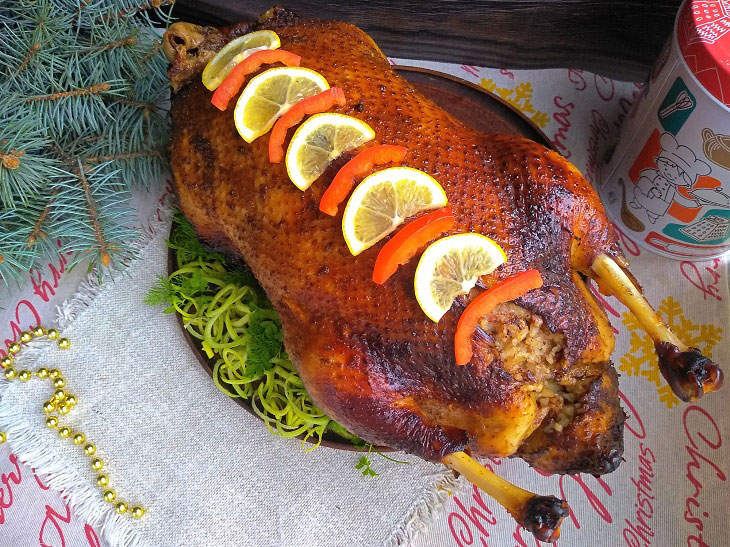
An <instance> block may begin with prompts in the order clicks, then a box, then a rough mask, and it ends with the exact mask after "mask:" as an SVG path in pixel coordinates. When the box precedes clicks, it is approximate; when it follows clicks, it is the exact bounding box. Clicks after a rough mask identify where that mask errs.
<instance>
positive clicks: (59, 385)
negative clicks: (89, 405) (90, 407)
mask: <svg viewBox="0 0 730 547" xmlns="http://www.w3.org/2000/svg"><path fill="white" fill-rule="evenodd" d="M43 336H46V337H48V338H49V339H50V340H57V342H56V345H57V346H58V347H59V348H60V349H69V348H70V347H71V341H70V340H69V339H68V338H63V337H61V335H60V333H59V332H58V330H57V329H46V328H45V327H43V326H40V325H39V326H37V327H36V328H34V329H33V330H31V331H23V332H21V333H20V342H22V343H23V344H28V343H29V342H30V341H31V340H33V338H40V337H43ZM22 349H23V346H21V344H19V343H17V342H14V343H12V344H10V345H9V346H8V355H7V356H5V357H3V358H2V359H0V368H2V369H4V371H3V374H4V376H5V378H6V379H7V380H8V381H11V380H14V379H15V378H17V379H18V380H20V381H21V382H27V381H29V380H30V379H31V378H32V377H33V376H36V377H37V378H41V379H44V378H48V379H50V380H52V382H53V387H54V388H55V389H54V392H53V395H52V396H51V398H50V399H49V400H48V401H46V402H44V403H43V412H44V413H45V414H48V416H47V417H46V427H47V428H49V429H56V431H57V433H58V436H59V437H61V438H62V439H70V440H71V441H72V442H73V444H75V445H79V446H81V447H82V449H83V451H84V454H85V455H86V456H89V457H91V458H92V459H91V462H90V463H91V468H92V469H93V470H94V471H101V469H102V468H103V467H104V460H102V459H101V458H99V457H98V456H96V445H94V444H93V443H90V442H88V440H87V439H86V435H84V434H83V433H81V432H80V431H73V430H72V429H71V428H70V427H68V426H65V425H61V424H59V421H58V416H56V415H54V414H52V413H53V412H58V414H59V415H61V416H65V415H66V414H68V413H69V412H70V411H71V410H72V409H73V408H74V406H76V403H77V402H78V399H77V397H76V395H74V394H72V393H67V392H66V391H65V390H64V389H63V388H65V387H66V380H65V379H64V377H63V375H62V374H61V371H60V370H58V369H57V368H52V369H50V370H49V369H48V368H46V367H40V368H39V369H38V370H36V371H35V372H31V371H30V370H25V369H23V370H21V371H17V370H16V369H15V368H14V366H13V365H14V364H15V359H16V355H17V354H18V353H20V351H21V350H22ZM6 440H7V435H6V433H4V432H2V431H0V444H2V443H4V442H5V441H6ZM96 484H97V485H98V486H99V487H100V488H103V492H102V499H103V500H104V501H106V502H109V503H114V502H116V503H114V510H115V511H116V512H117V513H119V514H120V515H123V514H125V513H127V512H129V514H130V515H131V516H132V518H134V519H140V518H142V517H143V516H144V515H145V514H146V513H147V511H146V510H145V509H144V507H142V506H140V505H135V506H134V507H132V508H131V509H130V507H129V505H128V504H127V502H125V501H121V500H119V501H117V494H116V492H115V491H114V490H113V489H112V488H109V476H108V475H107V474H105V473H101V472H100V473H99V474H98V475H97V477H96Z"/></svg>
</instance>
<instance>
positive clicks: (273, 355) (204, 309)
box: [145, 213, 367, 451]
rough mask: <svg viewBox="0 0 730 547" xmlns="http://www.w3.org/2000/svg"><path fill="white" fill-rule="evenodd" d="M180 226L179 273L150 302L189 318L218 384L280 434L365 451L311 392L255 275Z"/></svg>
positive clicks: (173, 240)
mask: <svg viewBox="0 0 730 547" xmlns="http://www.w3.org/2000/svg"><path fill="white" fill-rule="evenodd" d="M173 223H174V227H173V230H172V231H171V235H170V240H169V241H168V246H169V247H170V248H171V249H174V251H175V256H176V260H177V263H176V267H177V270H175V271H174V272H172V273H171V274H170V275H169V276H168V277H163V276H160V277H159V278H158V280H157V283H156V284H155V285H154V286H153V287H152V289H150V291H149V293H148V294H147V296H146V298H145V302H146V303H147V304H150V305H153V306H159V305H166V306H167V307H166V308H165V310H164V311H165V313H173V312H176V313H179V314H180V315H181V316H182V321H183V325H184V327H185V329H186V330H187V331H188V332H189V333H190V334H191V335H192V336H193V337H194V338H196V339H197V340H198V341H199V343H200V345H201V347H202V349H203V350H204V351H205V353H206V355H207V356H208V357H209V358H210V359H215V362H214V367H213V381H214V382H215V385H216V386H218V388H219V389H220V390H221V391H223V392H224V393H225V394H226V395H228V396H229V397H240V398H243V399H246V400H250V401H251V406H252V408H253V410H254V412H256V414H258V415H259V416H260V417H261V418H262V419H263V421H264V423H265V424H266V427H267V428H268V429H269V431H270V432H271V433H273V434H274V435H279V436H281V437H296V436H298V435H304V438H305V440H306V439H309V438H313V439H314V440H315V441H316V442H315V443H313V444H312V445H311V446H310V447H309V448H307V450H308V451H309V450H314V449H315V448H316V447H317V446H319V444H320V443H321V441H322V436H323V435H324V433H325V432H326V431H327V430H330V431H332V432H333V433H335V434H337V435H339V436H340V437H342V438H344V439H346V440H349V441H350V442H352V443H353V444H354V445H356V446H362V447H363V448H365V447H366V446H367V444H366V443H365V442H364V441H363V440H362V439H360V438H358V437H356V436H355V435H353V434H352V433H350V432H348V431H347V430H346V429H345V428H344V427H342V426H341V425H340V424H338V423H336V422H335V421H333V420H331V419H330V418H329V417H327V416H326V415H325V414H324V412H322V410H320V409H319V408H318V407H317V405H315V404H314V401H312V399H311V397H310V396H309V394H308V393H307V391H306V390H305V389H304V384H303V383H302V380H301V378H300V377H299V375H298V374H297V372H296V369H295V368H294V366H293V365H292V363H291V361H290V360H289V356H288V355H287V354H286V351H285V350H284V343H283V340H282V332H281V322H280V320H279V317H278V315H277V313H276V311H275V310H274V308H273V306H272V305H271V302H269V300H268V299H267V298H266V295H265V293H264V291H263V289H261V287H260V286H259V284H258V283H257V282H256V280H255V278H254V277H253V275H251V273H250V272H249V271H248V270H246V269H243V268H242V267H241V265H231V264H229V262H228V260H227V259H226V256H225V255H223V254H222V253H218V252H214V251H211V250H209V249H207V248H206V247H204V246H203V244H202V243H201V242H200V240H199V239H198V237H197V235H196V234H195V231H194V229H193V227H192V226H191V225H190V223H189V222H188V221H187V220H186V219H185V218H184V217H183V216H182V215H181V214H180V213H178V214H176V215H175V217H174V219H173ZM303 444H304V443H303Z"/></svg>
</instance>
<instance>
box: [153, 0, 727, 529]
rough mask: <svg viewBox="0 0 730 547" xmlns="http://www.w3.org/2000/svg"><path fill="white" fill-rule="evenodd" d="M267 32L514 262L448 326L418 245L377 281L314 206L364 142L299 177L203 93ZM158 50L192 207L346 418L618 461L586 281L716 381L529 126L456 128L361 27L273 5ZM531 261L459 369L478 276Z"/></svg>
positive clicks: (449, 455) (692, 374) (616, 428)
mask: <svg viewBox="0 0 730 547" xmlns="http://www.w3.org/2000/svg"><path fill="white" fill-rule="evenodd" d="M256 29H272V30H275V31H276V33H277V34H278V35H279V36H280V38H281V44H282V48H286V49H287V50H288V51H291V52H294V53H296V54H298V55H300V56H301V59H302V66H306V67H308V68H311V69H313V70H316V71H317V72H319V73H321V74H322V75H324V76H325V77H326V78H327V80H328V81H329V82H330V84H331V85H336V86H338V87H340V88H342V89H343V90H344V93H345V96H346V97H347V102H346V104H345V105H344V106H337V107H336V108H335V109H334V111H335V112H340V113H343V114H347V115H350V116H354V117H356V118H359V119H361V120H364V121H366V122H367V123H368V124H369V125H370V126H371V127H372V128H373V129H374V130H375V132H376V134H377V140H378V142H380V143H387V144H394V145H401V146H406V147H408V149H409V154H408V156H407V157H406V159H405V160H404V161H403V165H407V166H411V167H414V168H417V169H421V170H423V171H426V172H428V173H430V174H432V175H433V176H434V177H437V178H438V180H439V181H440V182H441V184H442V185H443V187H444V189H445V191H446V193H447V195H448V199H449V203H450V205H451V207H452V209H453V214H454V217H455V219H456V223H455V225H454V227H453V229H452V230H451V233H458V232H477V233H480V234H483V235H486V236H488V237H490V238H492V239H494V240H495V241H497V242H499V244H500V245H501V246H502V248H503V249H504V250H505V251H506V253H507V255H508V258H509V260H508V262H507V263H506V264H505V265H504V266H503V267H502V268H499V269H498V270H496V271H495V272H494V273H493V274H490V275H488V276H484V277H483V278H482V279H481V280H480V282H481V283H480V286H479V287H477V288H475V289H474V290H473V291H472V293H471V294H469V295H466V296H464V297H462V298H459V299H457V301H456V302H455V303H454V306H453V307H452V310H451V313H448V314H446V315H445V316H444V317H443V319H442V320H441V321H440V322H439V323H434V322H433V321H431V320H430V319H428V318H427V317H426V316H425V315H424V314H423V312H422V311H421V309H420V308H419V305H418V303H417V301H416V299H415V298H414V294H413V282H412V280H413V275H414V269H415V266H416V265H415V261H411V263H409V264H406V265H405V266H403V267H401V268H400V269H399V270H398V271H397V272H396V273H395V274H394V275H393V277H392V278H391V279H390V280H389V281H388V282H387V283H385V284H383V285H382V286H379V285H376V284H374V283H373V282H372V280H371V272H372V270H373V262H374V260H375V256H376V254H377V246H376V248H374V249H371V250H370V251H368V252H363V253H362V254H360V255H358V256H356V257H353V256H351V255H350V253H349V252H348V249H347V247H346V245H345V242H344V241H343V238H342V233H341V228H340V219H341V212H340V215H339V216H338V217H337V218H335V219H333V218H331V217H329V216H327V215H323V214H322V213H320V212H319V210H318V203H319V200H320V198H321V196H322V194H323V192H324V191H325V189H326V188H327V185H328V184H329V182H330V181H331V180H332V178H333V176H334V174H335V173H336V171H337V168H338V167H339V166H341V165H342V164H343V163H344V161H346V160H347V159H348V158H349V157H351V156H352V153H351V154H346V155H345V156H343V157H342V158H340V159H339V160H337V161H335V162H334V163H333V165H332V166H331V168H330V169H328V170H327V171H325V173H324V174H323V175H322V176H321V177H320V179H319V180H318V181H317V182H316V183H315V184H314V185H313V186H312V187H311V188H310V189H308V190H307V191H306V192H301V191H300V190H299V189H297V188H296V187H295V186H294V185H293V184H292V183H291V182H290V180H289V178H288V176H287V171H286V168H285V167H284V165H283V164H271V163H269V161H268V154H267V142H266V139H265V138H261V139H258V140H257V141H254V142H253V143H252V144H247V143H246V142H244V141H243V140H242V139H241V138H240V137H239V135H238V134H237V132H236V129H235V127H234V122H233V119H232V115H231V114H230V112H221V111H219V110H217V109H216V108H214V107H213V106H212V105H211V103H210V95H211V94H210V91H208V90H207V89H205V88H204V87H203V85H202V84H201V83H200V77H199V75H200V72H201V71H202V69H203V67H204V66H205V65H206V63H207V62H208V61H209V60H210V58H211V57H212V56H213V55H214V54H215V52H216V51H218V50H219V49H221V48H222V47H223V46H224V45H225V44H226V43H227V42H228V41H230V40H232V39H233V38H235V37H237V36H241V35H243V34H245V33H248V32H251V31H252V30H256ZM164 48H165V51H166V53H167V55H168V58H169V59H170V61H171V65H172V66H171V68H170V72H169V75H170V80H171V84H172V87H173V90H174V91H175V94H174V95H173V103H172V120H173V139H172V146H171V158H172V169H173V174H174V181H175V187H176V189H177V194H178V196H179V202H180V207H181V208H182V210H183V212H184V213H185V215H186V216H187V217H188V219H189V220H190V221H191V222H192V224H193V225H194V226H195V228H196V230H197V231H198V233H199V235H200V237H201V238H203V239H204V240H205V241H208V242H210V243H212V244H214V245H218V246H221V247H225V248H227V249H229V250H230V251H231V252H233V253H235V254H237V255H239V256H240V257H242V258H243V259H244V260H245V262H246V263H247V264H248V265H249V266H250V268H251V270H252V272H253V273H254V275H255V276H256V277H257V279H258V280H259V281H260V283H261V285H262V286H263V288H264V289H265V291H266V293H267V294H268V296H269V298H270V299H271V301H272V302H273V304H274V306H275V307H276V309H277V311H278V312H279V315H280V317H281V320H282V324H283V332H284V336H285V345H286V348H287V351H288V352H289V354H290V356H291V358H292V361H293V362H294V363H295V364H296V366H297V368H298V370H299V373H300V375H301V377H302V379H303V380H304V382H305V385H306V387H307V390H308V391H309V393H310V394H311V396H312V397H313V399H314V400H315V401H316V403H317V404H318V405H319V406H320V407H321V408H322V409H323V410H324V411H325V412H326V413H327V414H328V415H329V416H331V417H332V418H334V419H335V420H337V421H338V422H339V423H341V424H343V425H344V426H345V427H347V428H348V429H349V430H350V431H352V432H353V433H355V434H357V435H359V436H360V437H362V438H364V439H366V440H367V441H369V442H372V443H377V444H382V445H387V446H390V447H393V448H396V449H399V450H404V451H407V452H410V453H414V454H418V455H420V456H421V457H423V458H425V459H427V460H430V461H434V462H438V461H446V462H447V463H449V464H450V465H453V466H454V467H456V468H457V469H461V470H462V471H464V469H465V467H464V466H461V467H459V461H457V460H459V458H460V457H461V456H458V455H459V454H460V453H461V452H462V451H464V450H467V451H470V452H471V453H472V454H475V455H481V456H493V457H506V456H518V457H521V458H523V459H524V460H526V461H527V462H529V463H530V464H531V465H533V466H535V467H536V468H538V469H540V470H542V471H545V472H548V473H591V474H594V475H601V474H604V473H608V472H611V471H613V470H614V469H616V467H617V466H618V465H619V463H620V462H621V457H622V452H623V436H622V427H623V422H624V413H623V411H622V409H621V407H620V405H619V398H618V385H617V375H616V371H615V370H614V368H613V365H612V364H611V361H610V356H611V352H612V350H613V346H614V337H613V333H612V331H611V328H610V325H609V322H608V320H607V317H606V315H605V313H604V312H603V310H602V308H601V307H600V305H599V304H598V303H597V301H596V300H595V299H594V297H593V296H592V295H591V293H590V292H589V290H588V288H587V283H588V282H589V280H590V279H593V280H596V281H597V283H598V286H599V288H600V289H601V290H602V291H603V292H605V293H607V294H614V295H615V296H617V297H618V298H619V299H620V300H621V301H622V302H624V303H625V304H627V305H628V306H629V308H630V309H631V310H632V311H633V312H634V313H635V314H636V315H637V317H638V318H639V320H640V322H641V323H642V325H643V326H644V327H645V328H646V329H647V330H648V332H649V333H650V334H651V335H652V336H653V337H654V339H655V341H656V343H657V351H658V352H659V355H660V360H661V363H662V372H663V373H664V375H665V378H667V380H668V381H669V383H670V384H671V385H672V387H673V388H674V389H675V391H676V392H677V393H678V395H679V396H680V397H681V398H682V399H684V400H695V399H697V398H699V397H701V396H702V394H703V393H704V392H705V391H711V390H713V389H715V388H717V387H719V385H720V382H721V380H722V376H721V373H720V370H719V368H718V367H717V366H716V365H715V364H714V363H712V362H711V361H709V360H708V359H705V358H704V357H702V356H701V355H700V354H699V352H697V351H696V350H694V349H691V348H686V347H684V346H683V345H682V344H681V343H680V342H679V341H678V340H677V339H676V337H674V336H673V335H672V334H671V332H669V330H668V329H667V328H666V327H665V326H664V325H663V324H662V322H661V320H660V319H659V318H658V317H657V316H656V314H655V313H654V312H653V311H652V310H651V308H650V307H649V305H648V304H647V303H646V301H645V300H644V299H643V297H642V296H641V293H640V291H639V290H638V289H637V288H636V284H635V283H634V282H633V278H631V276H630V274H628V273H627V272H626V270H625V268H626V267H627V266H628V263H627V261H626V260H625V258H624V257H623V255H622V254H621V250H620V248H619V246H618V244H617V242H616V238H615V236H614V230H613V229H612V226H611V224H610V223H609V221H608V219H607V218H606V215H605V213H604V211H603V208H602V206H601V203H600V201H599V199H598V197H597V195H596V193H595V192H594V191H593V189H592V188H591V186H590V184H589V183H588V182H587V181H586V180H585V179H584V178H583V177H582V176H581V174H580V173H579V172H578V171H577V170H576V169H575V168H574V167H573V166H572V165H571V164H570V163H569V162H568V161H566V160H565V159H564V158H563V157H562V156H560V155H559V154H557V153H555V152H553V151H550V150H548V149H546V148H544V147H543V146H541V145H538V144H536V143H535V142H532V141H530V140H527V139H524V138H520V137H515V136H506V135H485V134H480V133H478V132H477V131H474V130H472V129H470V128H468V127H466V126H464V125H463V124H462V123H460V122H458V121H457V120H455V119H454V118H453V117H451V116H450V115H449V114H447V113H446V112H444V111H443V110H441V109H440V108H438V107H437V106H435V105H434V104H433V103H432V102H430V101H429V100H427V99H426V98H424V97H423V96H421V95H420V94H419V93H418V92H416V91H415V90H414V88H413V87H412V86H411V85H410V84H409V83H408V82H407V81H405V80H403V79H401V78H400V77H399V76H397V75H396V74H395V73H394V72H393V71H392V70H391V67H390V65H389V63H388V61H387V59H386V58H385V57H384V55H383V54H382V53H381V52H380V50H379V49H378V47H377V46H376V45H375V44H374V43H373V41H372V40H371V39H370V38H369V37H368V36H367V35H366V34H365V33H364V32H362V31H361V30H359V29H358V28H356V27H355V26H353V25H350V24H345V23H337V22H329V21H316V20H308V21H303V20H299V19H297V18H296V17H295V16H293V15H292V14H291V13H290V12H288V11H286V10H283V9H280V8H275V9H272V10H270V11H269V12H267V14H265V15H264V16H262V18H261V19H260V20H259V21H258V22H255V23H242V24H239V25H235V26H231V27H227V28H222V29H216V28H210V27H205V28H203V27H198V26H195V25H190V24H187V23H176V24H175V25H173V26H172V27H170V29H169V30H168V31H167V33H166V35H165V37H164ZM379 245H380V246H382V243H381V244H379ZM531 268H535V269H537V270H539V272H540V273H541V275H542V278H543V279H544V286H543V287H542V288H540V289H538V290H534V291H531V292H530V293H528V294H527V295H526V296H524V297H521V298H519V299H517V300H516V301H515V302H512V303H507V304H501V305H500V306H498V307H497V308H496V309H495V310H494V311H493V312H491V313H490V314H489V315H488V316H487V317H484V318H483V320H482V322H481V325H482V329H481V330H480V332H479V336H475V337H474V340H473V348H474V358H473V359H472V361H471V363H470V364H469V365H466V366H456V365H455V363H454V331H455V328H456V323H457V320H458V318H459V314H460V311H461V310H463V309H464V307H465V306H466V304H467V303H468V302H469V301H470V300H471V298H473V297H474V296H475V295H476V294H477V293H479V292H480V291H482V290H483V289H484V288H485V287H490V286H492V285H494V284H495V282H497V281H498V280H499V279H502V278H505V277H507V276H510V275H512V274H514V273H516V272H520V271H524V270H527V269H531ZM454 454H457V456H455V455H454ZM467 475H468V476H469V477H470V478H473V474H469V473H467ZM475 480H477V479H476V478H475ZM517 497H519V496H517ZM515 499H516V498H515ZM513 501H514V499H513ZM507 505H509V501H508V502H507ZM513 509H514V507H513ZM515 511H517V510H516V509H515V510H514V511H513V513H514V512H515ZM517 512H519V511H517ZM518 520H519V519H518ZM523 520H524V519H523ZM533 528H534V526H533ZM545 537H549V536H545Z"/></svg>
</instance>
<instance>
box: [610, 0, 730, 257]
mask: <svg viewBox="0 0 730 547" xmlns="http://www.w3.org/2000/svg"><path fill="white" fill-rule="evenodd" d="M599 183H600V193H601V197H602V199H603V202H604V205H605V207H606V210H607V212H608V214H609V216H610V217H611V218H612V219H613V220H614V222H616V224H618V225H619V226H620V227H621V228H622V229H623V230H624V231H625V232H626V233H627V234H628V235H629V236H630V237H631V238H632V239H634V240H636V241H637V242H638V243H639V244H640V245H642V246H643V247H646V248H647V249H649V250H651V251H653V252H656V253H658V254H661V255H664V256H669V257H672V258H676V259H681V260H702V259H705V258H712V257H716V256H719V255H721V254H723V253H725V252H727V251H728V250H730V0H715V1H699V0H687V1H685V3H684V4H683V5H682V7H681V8H680V10H679V13H678V14H677V19H676V23H675V29H674V33H673V35H672V37H671V39H670V40H669V42H668V43H667V45H666V46H665V48H664V51H663V52H662V55H661V56H660V59H659V60H658V62H657V64H656V66H655V67H654V70H653V71H652V73H651V75H650V77H649V81H648V82H647V84H646V86H645V89H644V93H643V95H642V97H641V99H640V100H639V101H638V102H637V104H636V105H635V107H634V110H633V112H632V113H631V115H630V116H629V118H628V119H627V120H626V122H625V124H624V127H623V128H622V130H621V137H620V139H619V142H618V144H617V146H616V149H615V150H614V153H613V155H612V156H611V159H610V160H609V161H608V163H607V164H606V165H604V166H603V167H602V168H601V170H600V173H599Z"/></svg>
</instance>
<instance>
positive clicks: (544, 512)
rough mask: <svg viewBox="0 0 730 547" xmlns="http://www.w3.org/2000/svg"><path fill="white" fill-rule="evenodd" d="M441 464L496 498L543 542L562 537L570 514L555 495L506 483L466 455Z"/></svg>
mask: <svg viewBox="0 0 730 547" xmlns="http://www.w3.org/2000/svg"><path fill="white" fill-rule="evenodd" d="M442 462H443V463H444V464H445V465H446V466H448V467H450V468H451V469H453V470H454V471H457V472H459V473H461V474H462V475H464V476H465V477H466V478H467V479H469V481H470V482H471V483H472V484H474V485H475V486H478V487H479V488H480V489H482V490H484V492H486V493H487V494H489V495H490V496H491V497H492V498H494V499H495V500H496V501H497V502H498V503H499V504H500V505H501V506H502V507H504V508H505V509H506V510H507V512H508V513H509V514H510V515H512V517H513V518H514V519H515V520H516V521H517V524H519V525H520V526H522V527H523V528H525V530H527V531H528V532H531V533H532V534H534V536H535V537H536V538H537V539H538V540H540V541H547V542H552V541H555V540H556V539H558V538H559V537H560V524H561V523H562V522H563V519H564V518H565V517H567V516H568V515H569V514H570V508H569V507H568V502H566V501H565V500H561V499H558V498H556V497H554V496H538V495H537V494H533V493H532V492H528V491H527V490H523V489H522V488H520V487H519V486H515V485H514V484H512V483H510V482H507V481H506V480H504V479H503V478H501V477H500V476H498V475H496V474H495V473H493V472H492V471H490V470H489V469H487V468H486V467H484V466H483V465H481V464H479V462H477V461H476V460H474V459H473V458H472V457H471V456H469V455H468V454H466V453H464V452H453V453H451V454H449V455H448V456H446V457H444V459H443V460H442Z"/></svg>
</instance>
